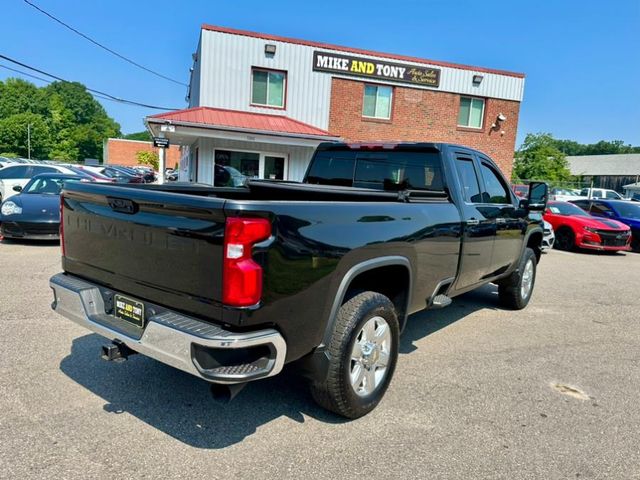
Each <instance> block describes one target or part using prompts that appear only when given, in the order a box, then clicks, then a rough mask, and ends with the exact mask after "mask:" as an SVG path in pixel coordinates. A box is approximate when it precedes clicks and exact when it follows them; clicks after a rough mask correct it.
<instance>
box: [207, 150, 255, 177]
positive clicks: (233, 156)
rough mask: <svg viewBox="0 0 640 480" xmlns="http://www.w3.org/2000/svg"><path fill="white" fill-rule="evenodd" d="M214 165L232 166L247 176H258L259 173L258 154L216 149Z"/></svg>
mask: <svg viewBox="0 0 640 480" xmlns="http://www.w3.org/2000/svg"><path fill="white" fill-rule="evenodd" d="M215 161H216V165H220V166H222V167H232V168H234V169H235V170H237V171H239V172H240V173H241V174H242V175H244V176H246V177H248V178H258V176H259V174H260V154H259V153H250V152H232V151H229V150H216V156H215Z"/></svg>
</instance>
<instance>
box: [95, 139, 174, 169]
mask: <svg viewBox="0 0 640 480" xmlns="http://www.w3.org/2000/svg"><path fill="white" fill-rule="evenodd" d="M157 151H158V149H157V148H155V147H154V146H153V144H152V143H151V142H144V141H141V140H126V139H124V138H109V139H107V140H106V141H105V142H104V145H103V157H102V158H103V162H104V163H105V164H111V165H125V166H134V165H138V158H137V157H136V154H137V153H138V152H156V153H157ZM179 163H180V147H178V146H177V145H172V146H170V147H169V148H168V149H167V160H166V166H167V167H172V168H173V167H174V166H175V165H178V164H179Z"/></svg>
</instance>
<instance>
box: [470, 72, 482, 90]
mask: <svg viewBox="0 0 640 480" xmlns="http://www.w3.org/2000/svg"><path fill="white" fill-rule="evenodd" d="M483 78H484V77H483V76H482V75H474V76H473V80H472V82H473V85H474V86H476V87H477V86H478V85H480V84H481V83H482V79H483Z"/></svg>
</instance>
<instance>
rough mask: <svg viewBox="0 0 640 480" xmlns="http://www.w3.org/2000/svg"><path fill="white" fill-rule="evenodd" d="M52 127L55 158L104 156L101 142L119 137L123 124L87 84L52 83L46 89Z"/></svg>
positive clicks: (71, 158)
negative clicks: (97, 98) (92, 94)
mask: <svg viewBox="0 0 640 480" xmlns="http://www.w3.org/2000/svg"><path fill="white" fill-rule="evenodd" d="M44 91H45V97H46V98H47V100H48V106H49V112H50V121H51V123H52V126H53V137H54V138H53V146H52V149H51V154H52V157H53V158H58V159H64V160H70V161H73V160H83V159H85V158H97V159H102V144H103V142H104V140H106V139H107V138H109V137H119V136H120V125H118V124H117V123H116V122H115V121H114V120H113V119H111V118H110V117H109V116H108V115H107V113H106V111H105V110H104V108H103V107H102V105H100V103H98V102H97V101H96V100H95V99H94V98H93V97H92V96H91V94H90V93H89V92H87V89H86V88H85V87H84V85H82V84H80V83H77V82H73V83H70V82H53V83H52V84H50V85H48V86H47V87H45V88H44Z"/></svg>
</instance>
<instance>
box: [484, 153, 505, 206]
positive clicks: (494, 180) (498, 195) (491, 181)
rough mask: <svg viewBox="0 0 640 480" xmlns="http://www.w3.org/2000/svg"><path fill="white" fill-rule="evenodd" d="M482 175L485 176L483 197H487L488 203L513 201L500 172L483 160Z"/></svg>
mask: <svg viewBox="0 0 640 480" xmlns="http://www.w3.org/2000/svg"><path fill="white" fill-rule="evenodd" d="M481 168H482V176H483V178H484V192H483V194H482V196H483V197H486V199H487V201H486V203H511V196H510V195H509V189H508V188H507V187H505V185H504V184H503V182H502V180H500V177H499V176H498V174H497V173H496V172H495V171H494V170H493V168H491V167H490V166H488V165H487V164H486V163H484V162H482V167H481Z"/></svg>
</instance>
